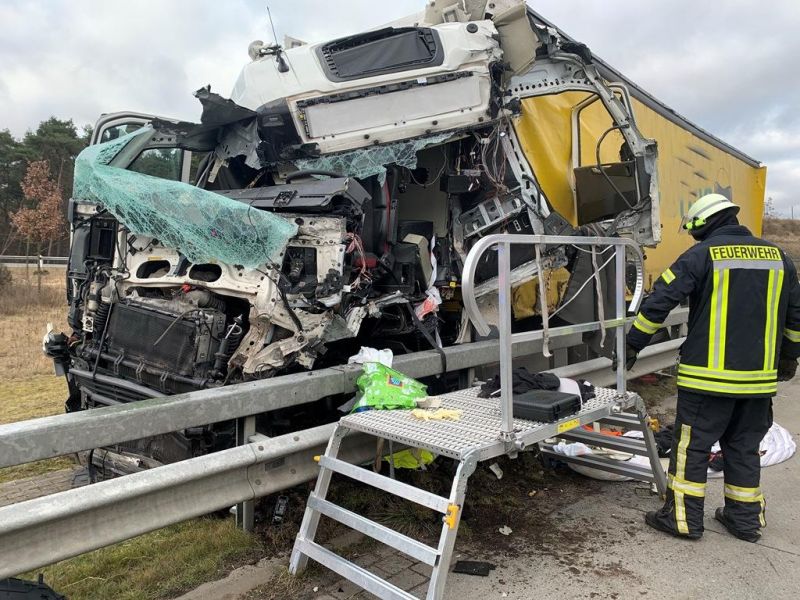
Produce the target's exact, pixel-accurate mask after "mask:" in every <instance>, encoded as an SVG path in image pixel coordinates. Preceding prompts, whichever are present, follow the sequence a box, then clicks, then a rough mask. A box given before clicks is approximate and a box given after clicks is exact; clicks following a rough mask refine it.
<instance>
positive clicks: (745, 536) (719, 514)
mask: <svg viewBox="0 0 800 600" xmlns="http://www.w3.org/2000/svg"><path fill="white" fill-rule="evenodd" d="M648 514H649V513H648ZM714 518H715V519H716V520H717V521H719V522H720V523H722V524H723V525H725V529H727V530H728V533H730V534H731V535H732V536H734V537H737V538H739V539H740V540H744V541H745V542H753V543H755V542H757V541H758V540H759V539H760V538H761V533H760V532H759V531H758V530H757V529H756V530H755V531H753V530H751V531H739V530H738V529H736V526H735V525H734V523H733V521H731V520H730V519H728V517H726V516H725V509H724V508H723V507H721V506H720V507H719V508H718V509H717V510H716V512H715V513H714Z"/></svg>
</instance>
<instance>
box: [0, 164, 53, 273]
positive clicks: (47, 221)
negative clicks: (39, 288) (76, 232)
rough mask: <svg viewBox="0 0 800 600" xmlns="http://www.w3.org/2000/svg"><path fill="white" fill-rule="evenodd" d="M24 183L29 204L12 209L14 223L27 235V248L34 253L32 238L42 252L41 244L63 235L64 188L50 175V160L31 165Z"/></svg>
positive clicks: (27, 251)
mask: <svg viewBox="0 0 800 600" xmlns="http://www.w3.org/2000/svg"><path fill="white" fill-rule="evenodd" d="M21 187H22V193H23V194H24V196H25V201H26V204H27V205H28V206H23V207H22V208H20V209H19V210H17V211H16V212H14V213H12V214H11V223H12V225H13V226H14V228H15V229H16V230H17V231H18V232H19V234H20V235H21V236H22V237H23V238H25V240H26V250H25V252H26V254H28V255H30V244H31V242H33V243H34V244H37V249H38V251H39V252H41V244H43V243H44V242H49V241H51V240H53V239H54V238H59V237H61V235H62V234H63V233H64V230H65V228H66V221H65V220H64V215H63V214H62V212H61V202H62V197H61V190H60V189H59V186H58V183H56V182H55V181H53V179H52V178H51V177H50V166H49V164H48V163H47V161H46V160H37V161H34V162H32V163H30V164H29V165H28V168H27V170H26V171H25V178H24V179H23V180H22V186H21ZM40 285H41V279H40Z"/></svg>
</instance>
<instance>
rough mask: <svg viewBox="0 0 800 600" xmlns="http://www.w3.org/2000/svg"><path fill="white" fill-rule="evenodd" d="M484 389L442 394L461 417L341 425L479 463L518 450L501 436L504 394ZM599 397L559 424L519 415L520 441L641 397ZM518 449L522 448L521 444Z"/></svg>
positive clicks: (603, 392) (374, 413)
mask: <svg viewBox="0 0 800 600" xmlns="http://www.w3.org/2000/svg"><path fill="white" fill-rule="evenodd" d="M479 392H480V388H478V387H473V388H470V389H466V390H461V391H458V392H452V393H449V394H444V395H442V396H437V398H440V399H441V402H442V404H441V407H442V408H445V409H454V410H458V411H461V417H460V419H459V420H457V421H445V420H441V421H433V420H429V421H424V420H421V419H416V418H414V417H413V416H411V411H407V410H391V411H378V410H370V411H365V412H360V413H355V414H352V415H348V416H346V417H343V418H342V419H341V420H340V421H339V426H340V427H345V428H347V429H349V430H353V431H361V432H363V433H367V434H369V435H374V436H376V437H379V438H383V439H386V440H392V441H394V442H398V443H400V444H403V445H405V446H409V447H413V448H422V449H424V450H430V451H431V452H433V453H434V454H439V455H441V456H447V457H448V458H453V459H455V460H464V459H466V458H467V457H468V456H470V455H472V456H474V458H475V459H476V460H477V461H479V462H480V461H484V460H489V459H490V458H495V457H497V456H502V455H504V454H508V453H509V451H513V448H509V446H508V443H506V442H503V441H502V440H500V439H498V435H497V432H498V431H500V426H501V422H502V415H501V410H500V399H499V398H480V397H478V393H479ZM595 394H596V395H595V397H594V398H592V399H590V400H588V401H587V402H585V403H584V404H583V407H582V409H581V410H580V411H579V412H577V413H575V414H573V415H570V416H569V417H568V418H566V419H564V420H563V421H560V422H555V423H539V422H536V421H525V420H523V419H514V421H513V426H514V433H515V434H516V440H518V441H521V442H522V443H523V444H524V446H530V445H531V444H536V443H539V442H542V441H544V440H546V439H548V438H552V437H555V436H556V435H558V434H560V433H564V432H565V431H568V430H570V429H574V428H576V427H578V426H579V425H585V424H587V423H592V422H594V421H598V420H600V419H602V418H604V417H610V416H612V415H614V414H618V413H621V412H622V411H623V410H625V409H629V408H632V407H634V406H635V405H636V403H637V400H638V398H639V397H638V396H637V395H636V394H633V393H627V394H626V396H624V397H622V396H617V392H616V390H611V389H607V388H597V390H596V392H595ZM516 449H518V450H519V449H521V448H519V447H517V448H516Z"/></svg>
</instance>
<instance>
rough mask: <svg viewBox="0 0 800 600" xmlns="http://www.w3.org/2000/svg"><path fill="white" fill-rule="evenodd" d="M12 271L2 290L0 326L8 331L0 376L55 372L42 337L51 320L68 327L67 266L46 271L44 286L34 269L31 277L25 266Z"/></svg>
mask: <svg viewBox="0 0 800 600" xmlns="http://www.w3.org/2000/svg"><path fill="white" fill-rule="evenodd" d="M11 274H12V277H13V281H12V284H11V286H10V287H8V288H5V289H3V290H0V328H2V331H5V332H6V335H5V343H3V344H2V345H0V380H2V381H4V382H6V381H9V380H27V379H28V378H30V377H31V376H32V375H46V374H50V375H52V374H53V363H52V361H51V360H50V359H49V358H47V357H46V356H44V354H43V353H42V337H43V336H44V334H45V332H46V331H47V323H48V322H50V323H53V326H54V328H55V330H56V331H67V323H66V316H67V301H66V296H65V292H64V286H65V281H64V270H63V269H52V270H51V271H49V272H48V273H47V274H46V275H43V276H42V278H41V279H42V285H41V290H40V289H39V285H38V278H37V276H36V275H34V274H33V272H31V274H30V276H29V278H28V279H26V278H25V269H18V268H15V269H11ZM0 422H1V421H0Z"/></svg>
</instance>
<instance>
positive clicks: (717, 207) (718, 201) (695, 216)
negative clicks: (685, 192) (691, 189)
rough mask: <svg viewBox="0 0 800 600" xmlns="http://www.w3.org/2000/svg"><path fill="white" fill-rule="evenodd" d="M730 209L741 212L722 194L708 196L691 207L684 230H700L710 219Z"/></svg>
mask: <svg viewBox="0 0 800 600" xmlns="http://www.w3.org/2000/svg"><path fill="white" fill-rule="evenodd" d="M729 208H735V209H736V212H737V213H738V212H739V207H738V206H736V205H735V204H734V203H733V202H731V201H730V200H728V198H726V197H725V196H723V195H722V194H706V195H705V196H703V197H702V198H700V199H699V200H698V201H697V202H695V203H694V204H692V205H691V206H690V207H689V212H688V213H687V214H686V217H684V222H683V228H684V229H686V230H688V231H695V230H697V229H700V228H701V227H703V226H704V225H705V224H706V220H707V219H708V217H710V216H711V215H715V214H717V213H718V212H721V211H723V210H727V209H729Z"/></svg>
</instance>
